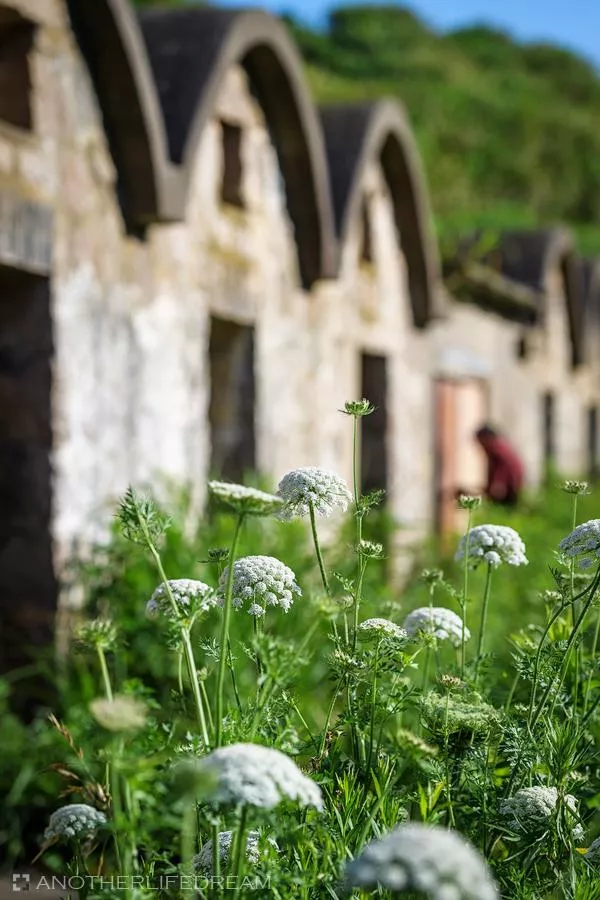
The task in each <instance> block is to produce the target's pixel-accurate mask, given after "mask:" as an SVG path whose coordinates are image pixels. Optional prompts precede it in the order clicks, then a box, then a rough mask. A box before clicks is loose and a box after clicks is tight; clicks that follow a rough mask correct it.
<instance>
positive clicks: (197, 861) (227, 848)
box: [192, 831, 279, 875]
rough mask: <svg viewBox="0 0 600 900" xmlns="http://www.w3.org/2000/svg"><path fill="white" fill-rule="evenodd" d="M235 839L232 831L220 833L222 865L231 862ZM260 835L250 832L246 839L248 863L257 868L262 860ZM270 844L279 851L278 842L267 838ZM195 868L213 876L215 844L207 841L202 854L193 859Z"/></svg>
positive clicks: (256, 832)
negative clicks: (232, 845) (232, 842)
mask: <svg viewBox="0 0 600 900" xmlns="http://www.w3.org/2000/svg"><path fill="white" fill-rule="evenodd" d="M232 838H233V832H232V831H220V832H219V859H220V861H221V864H222V865H227V863H228V862H229V854H230V853H231V841H232ZM259 840H260V835H259V833H258V831H249V832H248V835H247V837H246V859H247V860H248V862H249V863H250V864H251V865H253V866H256V865H257V864H258V862H259V860H260V847H259ZM267 841H268V843H269V844H270V845H271V846H272V847H273V849H274V850H276V851H279V847H278V846H277V841H275V839H274V838H267ZM192 862H193V867H194V869H195V870H196V871H199V872H203V873H204V874H206V875H211V874H212V872H213V842H212V840H210V841H207V842H206V844H204V846H203V847H202V850H201V851H200V853H197V854H196V855H195V856H194V858H193V861H192Z"/></svg>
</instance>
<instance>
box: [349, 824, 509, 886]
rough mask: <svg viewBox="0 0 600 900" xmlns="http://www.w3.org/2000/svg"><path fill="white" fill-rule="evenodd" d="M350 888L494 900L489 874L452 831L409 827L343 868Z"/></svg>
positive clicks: (481, 862)
mask: <svg viewBox="0 0 600 900" xmlns="http://www.w3.org/2000/svg"><path fill="white" fill-rule="evenodd" d="M345 874H346V882H347V883H348V884H349V885H351V886H353V887H361V888H367V889H369V888H376V887H382V888H386V889H387V890H390V891H392V892H393V893H398V894H400V893H404V892H408V891H414V892H416V893H419V896H420V895H421V894H423V895H424V896H425V897H429V898H430V900H497V898H498V897H499V894H498V892H497V890H496V887H495V885H494V882H493V880H492V877H491V875H490V872H489V869H488V867H487V865H486V863H485V861H484V859H483V858H482V857H481V856H480V855H479V853H478V852H477V850H476V849H475V847H473V846H472V845H471V844H469V843H468V842H467V841H466V840H465V839H464V838H463V837H461V835H459V834H458V833H457V832H456V831H449V830H446V829H445V828H439V827H437V826H435V825H421V824H418V823H416V822H411V823H408V824H406V825H401V826H400V827H399V828H396V829H395V831H392V832H390V834H388V835H386V836H385V837H384V838H381V840H378V841H373V842H372V843H371V844H368V845H367V846H366V847H365V848H364V850H363V851H362V853H361V854H360V856H358V857H357V858H356V859H354V860H353V861H352V862H351V863H349V864H348V865H347V866H346V873H345Z"/></svg>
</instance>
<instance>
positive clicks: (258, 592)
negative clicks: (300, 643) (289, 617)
mask: <svg viewBox="0 0 600 900" xmlns="http://www.w3.org/2000/svg"><path fill="white" fill-rule="evenodd" d="M228 571H229V566H227V567H226V568H225V569H224V570H223V573H222V574H221V578H220V581H219V600H218V602H219V603H220V604H221V606H222V605H223V603H224V602H225V588H226V585H227V573H228ZM294 594H298V595H301V594H302V591H301V590H300V588H299V586H298V584H297V583H296V576H295V575H294V573H293V572H292V570H291V569H290V568H288V566H286V565H284V563H282V562H280V561H279V560H278V559H275V557H274V556H243V557H242V558H241V559H237V560H236V561H235V562H234V564H233V585H232V595H231V596H232V605H233V606H234V607H235V608H236V609H240V608H241V607H242V606H244V604H248V612H249V613H250V614H251V615H253V616H256V615H258V614H259V609H260V610H261V612H260V615H263V614H264V612H265V610H266V608H267V606H279V607H281V609H282V610H283V611H284V612H288V610H289V609H290V607H291V606H292V603H293V602H294Z"/></svg>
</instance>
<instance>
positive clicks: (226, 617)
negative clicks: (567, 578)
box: [215, 512, 244, 747]
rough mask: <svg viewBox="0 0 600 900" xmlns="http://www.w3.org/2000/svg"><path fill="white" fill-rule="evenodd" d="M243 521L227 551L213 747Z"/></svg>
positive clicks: (220, 713)
mask: <svg viewBox="0 0 600 900" xmlns="http://www.w3.org/2000/svg"><path fill="white" fill-rule="evenodd" d="M243 521H244V513H243V512H242V513H240V514H239V515H238V518H237V522H236V524H235V531H234V533H233V541H232V542H231V550H230V551H229V565H228V568H227V582H226V586H225V602H224V606H223V624H222V627H221V648H220V655H219V668H218V670H217V698H216V709H215V725H216V738H215V745H216V746H217V747H220V746H221V740H222V736H223V687H224V683H225V663H226V661H227V648H228V646H229V624H230V620H231V591H232V588H233V564H234V562H235V552H236V549H237V544H238V539H239V536H240V530H241V527H242V523H243Z"/></svg>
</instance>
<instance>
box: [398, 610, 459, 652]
mask: <svg viewBox="0 0 600 900" xmlns="http://www.w3.org/2000/svg"><path fill="white" fill-rule="evenodd" d="M404 628H405V630H406V632H407V634H408V636H409V637H414V635H417V634H419V632H421V631H424V632H425V634H431V635H433V636H434V637H436V638H439V639H440V640H448V641H450V643H452V644H453V645H454V646H455V647H460V646H461V644H462V632H463V620H462V619H461V617H460V616H458V615H457V614H456V613H455V612H453V611H452V610H451V609H446V608H445V607H444V606H433V607H429V606H422V607H419V609H413V611H412V612H411V613H409V614H408V615H407V617H406V619H405V621H404ZM470 637H471V632H470V631H469V629H468V628H467V627H466V626H465V640H466V641H468V640H469V638H470Z"/></svg>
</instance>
